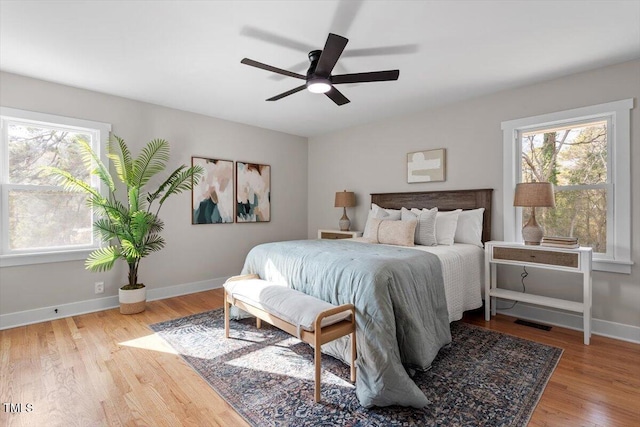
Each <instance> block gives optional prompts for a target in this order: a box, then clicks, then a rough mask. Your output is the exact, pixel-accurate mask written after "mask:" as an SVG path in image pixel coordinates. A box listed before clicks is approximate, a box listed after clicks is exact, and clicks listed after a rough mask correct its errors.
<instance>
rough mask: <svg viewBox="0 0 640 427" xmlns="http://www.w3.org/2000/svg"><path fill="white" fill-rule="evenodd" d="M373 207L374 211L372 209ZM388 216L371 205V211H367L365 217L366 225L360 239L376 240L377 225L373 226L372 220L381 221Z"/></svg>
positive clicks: (382, 210) (380, 209)
mask: <svg viewBox="0 0 640 427" xmlns="http://www.w3.org/2000/svg"><path fill="white" fill-rule="evenodd" d="M374 206H375V209H374ZM388 216H389V214H388V213H387V212H386V211H385V210H384V209H382V208H380V207H378V206H377V205H375V204H374V205H373V206H372V207H371V210H369V215H368V216H367V223H366V224H365V226H364V232H363V233H362V237H364V238H365V239H368V240H377V238H376V235H377V233H378V225H380V224H376V225H374V224H373V222H372V220H374V219H382V218H387V217H388Z"/></svg>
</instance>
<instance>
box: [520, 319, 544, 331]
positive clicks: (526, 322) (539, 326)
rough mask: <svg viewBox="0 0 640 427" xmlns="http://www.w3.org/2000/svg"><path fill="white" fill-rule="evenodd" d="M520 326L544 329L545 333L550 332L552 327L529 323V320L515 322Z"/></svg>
mask: <svg viewBox="0 0 640 427" xmlns="http://www.w3.org/2000/svg"><path fill="white" fill-rule="evenodd" d="M515 323H517V324H518V325H524V326H528V327H530V328H536V329H542V330H543V331H550V330H551V326H547V325H542V324H540V323H535V322H529V321H528V320H522V319H517V320H516V321H515Z"/></svg>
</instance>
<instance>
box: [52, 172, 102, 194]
mask: <svg viewBox="0 0 640 427" xmlns="http://www.w3.org/2000/svg"><path fill="white" fill-rule="evenodd" d="M44 170H46V171H48V172H49V173H50V174H52V175H55V176H56V178H57V179H58V181H59V182H60V184H61V185H62V187H64V189H65V190H67V191H73V192H76V193H86V194H89V195H91V196H93V197H102V196H101V195H100V193H99V192H98V190H96V189H95V188H93V187H91V185H89V184H88V183H86V182H84V181H83V180H81V179H78V178H76V177H75V176H73V175H71V174H70V173H69V172H67V171H65V170H62V169H60V168H57V167H55V166H46V167H45V168H44Z"/></svg>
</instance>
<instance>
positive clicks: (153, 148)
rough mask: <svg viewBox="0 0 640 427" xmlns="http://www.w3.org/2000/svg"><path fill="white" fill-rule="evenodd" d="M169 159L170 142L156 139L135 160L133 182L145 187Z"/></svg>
mask: <svg viewBox="0 0 640 427" xmlns="http://www.w3.org/2000/svg"><path fill="white" fill-rule="evenodd" d="M168 161H169V143H168V142H167V141H165V140H164V139H154V140H152V141H149V143H148V144H147V145H146V146H145V147H144V148H143V149H142V151H141V152H140V155H139V156H138V158H136V160H135V161H134V162H133V179H132V184H133V185H134V186H136V187H143V186H144V185H145V184H146V183H147V182H149V180H150V179H151V178H152V177H153V176H154V175H155V174H157V173H159V172H162V171H163V170H164V169H165V168H166V166H167V162H168Z"/></svg>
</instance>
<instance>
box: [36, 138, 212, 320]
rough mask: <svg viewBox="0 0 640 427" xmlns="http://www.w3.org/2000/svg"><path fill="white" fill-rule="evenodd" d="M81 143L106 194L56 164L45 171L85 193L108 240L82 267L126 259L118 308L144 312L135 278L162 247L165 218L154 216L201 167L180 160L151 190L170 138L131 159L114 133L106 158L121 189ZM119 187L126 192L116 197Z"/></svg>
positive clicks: (96, 225)
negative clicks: (147, 259) (142, 264)
mask: <svg viewBox="0 0 640 427" xmlns="http://www.w3.org/2000/svg"><path fill="white" fill-rule="evenodd" d="M79 143H80V145H81V148H82V154H83V160H84V163H85V164H86V165H87V168H89V170H90V172H91V175H95V176H97V177H98V178H99V179H100V181H101V182H102V183H103V184H104V186H105V188H106V191H105V194H106V193H107V192H108V195H103V194H102V193H101V192H100V191H98V190H96V189H95V188H93V187H92V186H91V184H90V183H88V182H85V181H83V180H82V179H79V178H76V177H74V176H73V175H72V174H71V173H69V172H67V171H65V170H62V169H59V168H55V167H50V168H48V170H49V171H50V172H51V173H53V174H55V175H57V176H58V177H59V178H60V180H61V182H62V185H63V186H64V187H65V188H66V189H68V190H70V191H76V192H84V193H86V194H87V196H88V199H87V200H88V204H89V206H91V207H92V208H93V212H94V215H95V220H94V223H93V228H94V232H95V233H96V235H97V236H98V237H100V238H101V239H102V241H104V242H107V246H103V247H101V248H99V249H96V250H95V251H93V252H92V253H91V254H90V255H89V256H88V258H87V260H86V262H85V266H86V268H87V269H88V270H91V271H95V272H101V271H107V270H110V269H111V268H112V267H113V266H114V264H115V262H116V261H117V260H118V259H122V260H124V261H125V262H126V263H127V265H128V266H129V272H128V279H129V280H128V283H127V284H126V285H124V286H122V287H121V288H120V290H119V299H120V312H121V313H123V314H134V313H139V312H141V311H144V309H145V304H146V287H145V285H144V284H142V283H140V282H139V281H138V267H139V266H140V261H141V260H142V259H143V258H144V257H146V256H147V255H149V254H151V253H152V252H156V251H159V250H160V249H162V248H163V247H164V246H165V240H164V239H163V238H162V236H161V235H160V232H161V231H162V230H163V228H164V223H163V222H162V220H161V219H160V218H159V217H158V214H159V212H160V209H161V208H162V205H163V203H164V202H165V201H166V200H167V198H169V196H171V195H173V194H178V193H182V192H183V191H188V190H191V189H192V188H193V186H194V185H195V184H197V182H198V181H199V180H200V178H201V177H202V175H203V173H204V170H203V169H202V167H200V166H192V167H187V166H185V165H181V166H179V167H178V168H177V169H175V170H174V171H173V172H172V173H171V174H170V175H169V176H168V177H167V178H166V179H164V180H163V181H162V183H161V184H160V185H159V186H158V187H157V188H155V189H154V190H153V191H150V190H148V188H147V187H148V186H150V185H151V183H150V181H151V178H153V177H155V176H156V175H157V174H159V173H161V172H163V171H164V170H165V169H166V166H167V162H168V161H169V143H168V142H167V141H165V140H163V139H154V140H152V141H150V142H149V143H147V145H146V146H145V147H144V148H143V149H142V151H141V152H140V154H139V156H138V157H137V158H135V159H134V158H133V157H132V156H131V152H130V150H129V148H128V147H127V144H126V143H125V141H124V140H123V139H122V138H119V137H117V136H115V135H112V136H111V138H110V139H109V144H108V147H107V149H108V158H109V159H110V160H111V164H112V165H113V168H114V170H115V173H116V176H117V178H118V180H119V181H120V182H121V183H122V184H123V186H124V188H122V187H121V186H119V185H118V186H117V185H116V180H115V179H114V178H113V176H112V175H111V173H110V172H109V169H108V168H107V167H106V166H105V165H104V163H103V162H102V161H101V160H100V157H99V156H98V155H97V154H96V153H95V152H94V151H93V150H92V149H91V146H90V145H89V144H88V143H86V142H85V141H79ZM119 191H122V192H123V193H125V195H123V196H121V197H120V198H118V197H117V193H118V192H119Z"/></svg>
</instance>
